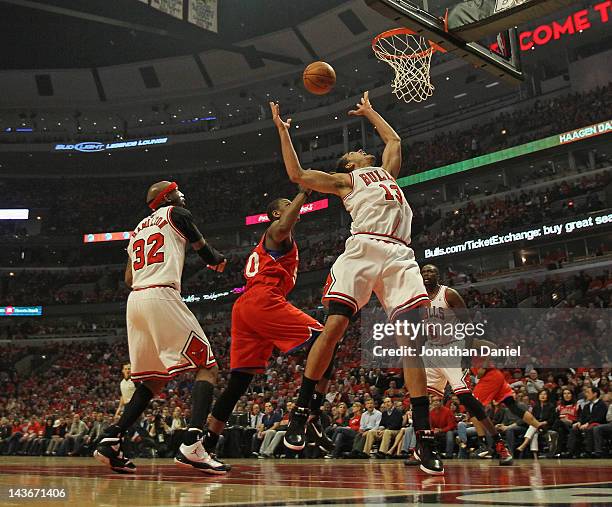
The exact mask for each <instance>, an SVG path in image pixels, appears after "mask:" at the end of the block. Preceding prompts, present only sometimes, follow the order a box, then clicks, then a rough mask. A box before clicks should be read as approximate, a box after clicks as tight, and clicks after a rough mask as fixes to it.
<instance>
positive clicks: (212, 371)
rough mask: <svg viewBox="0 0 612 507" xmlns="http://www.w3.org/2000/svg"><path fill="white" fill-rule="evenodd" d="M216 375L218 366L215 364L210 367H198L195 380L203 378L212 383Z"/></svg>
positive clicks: (215, 380)
mask: <svg viewBox="0 0 612 507" xmlns="http://www.w3.org/2000/svg"><path fill="white" fill-rule="evenodd" d="M218 375H219V367H218V366H217V365H216V364H215V365H214V366H212V367H211V368H200V369H199V370H198V372H197V373H196V380H203V381H206V382H210V383H211V384H213V385H214V384H216V383H217V377H218Z"/></svg>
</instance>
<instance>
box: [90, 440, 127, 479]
mask: <svg viewBox="0 0 612 507" xmlns="http://www.w3.org/2000/svg"><path fill="white" fill-rule="evenodd" d="M93 455H94V458H96V459H97V460H98V461H99V462H100V463H104V464H105V465H108V466H110V468H111V470H112V471H113V472H117V473H118V474H133V473H134V472H136V465H134V463H132V461H131V460H129V459H128V458H126V457H125V456H124V455H123V449H122V448H121V439H120V438H118V437H113V438H110V437H107V438H103V439H102V440H101V441H100V443H99V444H98V446H97V447H96V450H95V451H94V453H93Z"/></svg>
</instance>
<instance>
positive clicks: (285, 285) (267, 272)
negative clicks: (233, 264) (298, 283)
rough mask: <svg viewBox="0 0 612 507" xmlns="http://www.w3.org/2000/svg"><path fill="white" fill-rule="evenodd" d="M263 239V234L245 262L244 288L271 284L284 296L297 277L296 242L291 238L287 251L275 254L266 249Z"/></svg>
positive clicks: (289, 290)
mask: <svg viewBox="0 0 612 507" xmlns="http://www.w3.org/2000/svg"><path fill="white" fill-rule="evenodd" d="M265 239H266V235H265V234H264V235H263V236H262V237H261V240H259V243H258V245H257V246H256V247H255V248H254V249H253V252H252V253H251V255H250V256H249V258H248V260H247V262H246V266H245V268H244V277H245V278H246V280H247V285H246V290H247V291H248V290H249V289H250V288H252V287H254V286H256V285H260V284H261V285H271V286H274V287H278V288H279V289H280V290H281V292H282V293H283V295H284V296H286V295H287V294H289V292H291V289H293V286H294V285H295V280H296V278H297V271H298V264H299V262H300V257H299V253H298V248H297V244H296V243H295V241H293V240H292V242H291V248H290V249H289V251H288V252H285V253H283V254H282V255H280V256H276V255H275V252H273V251H268V250H266V247H265V246H264V241H265Z"/></svg>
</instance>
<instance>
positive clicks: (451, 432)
mask: <svg viewBox="0 0 612 507" xmlns="http://www.w3.org/2000/svg"><path fill="white" fill-rule="evenodd" d="M429 424H430V425H431V429H432V431H433V432H434V434H435V435H436V439H437V440H439V441H442V440H445V441H446V456H445V458H446V459H448V458H452V456H453V449H454V447H455V430H456V429H457V421H456V420H455V416H454V415H453V413H452V412H451V410H450V409H448V408H446V407H445V406H443V405H442V400H441V399H440V397H439V396H433V397H432V399H431V410H430V411H429Z"/></svg>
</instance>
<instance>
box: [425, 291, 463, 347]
mask: <svg viewBox="0 0 612 507" xmlns="http://www.w3.org/2000/svg"><path fill="white" fill-rule="evenodd" d="M447 290H448V287H447V286H446V285H440V287H439V289H438V292H437V294H436V295H435V297H434V298H433V299H431V307H430V308H429V309H428V310H427V313H428V319H427V320H428V322H430V323H432V324H434V325H441V326H442V329H450V326H449V324H450V325H454V324H455V323H456V322H457V317H456V316H455V312H454V311H453V309H452V308H451V306H450V305H449V304H448V301H447V299H446V291H447ZM427 341H428V342H429V344H431V345H436V346H439V345H446V344H448V343H451V342H453V341H455V337H454V336H453V334H451V333H448V334H444V333H436V334H435V335H434V334H428V340H427Z"/></svg>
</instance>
